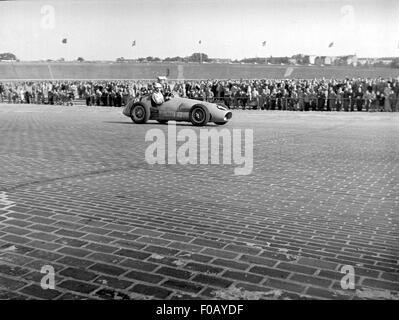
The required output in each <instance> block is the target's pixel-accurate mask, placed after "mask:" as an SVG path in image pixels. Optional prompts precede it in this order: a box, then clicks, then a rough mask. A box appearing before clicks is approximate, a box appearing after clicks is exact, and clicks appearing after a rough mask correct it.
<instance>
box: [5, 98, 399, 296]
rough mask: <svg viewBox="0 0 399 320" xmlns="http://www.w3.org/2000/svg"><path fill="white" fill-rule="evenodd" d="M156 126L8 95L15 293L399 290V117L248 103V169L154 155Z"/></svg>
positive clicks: (9, 250) (241, 118)
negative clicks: (159, 161) (258, 107)
mask: <svg viewBox="0 0 399 320" xmlns="http://www.w3.org/2000/svg"><path fill="white" fill-rule="evenodd" d="M150 128H158V129H161V130H164V131H166V130H167V126H165V125H159V124H156V123H154V124H147V125H134V124H132V123H131V121H130V120H129V119H128V118H126V117H124V116H123V115H122V114H121V110H119V109H116V108H115V109H114V108H93V107H90V108H85V107H76V106H74V107H58V106H33V105H32V106H28V105H1V106H0V134H1V138H0V146H1V148H0V299H191V298H194V299H220V298H226V297H233V298H240V299H246V298H248V299H259V298H260V299H272V298H273V299H370V298H371V299H373V298H382V299H398V291H399V232H398V221H399V208H398V204H399V192H398V191H399V187H398V185H399V178H398V164H399V161H398V160H399V115H398V114H376V113H372V114H366V113H339V114H337V113H331V114H327V113H323V114H320V113H291V112H264V111H262V112H261V111H236V112H235V113H234V116H233V120H232V121H231V123H230V124H228V125H227V126H226V127H225V128H230V129H232V128H237V129H245V128H251V129H253V130H254V137H255V138H254V170H253V172H252V174H251V175H248V176H235V175H234V174H233V172H234V171H233V169H234V166H229V165H148V164H147V163H146V162H145V161H144V152H145V149H146V147H147V146H148V145H149V143H148V142H145V140H144V137H145V133H146V131H147V130H148V129H150ZM183 128H192V127H191V126H188V127H186V126H178V130H180V129H183ZM195 130H199V129H198V128H195ZM348 264H349V265H352V266H353V267H354V268H355V276H356V277H355V280H356V289H355V290H343V289H342V288H341V287H340V280H341V278H342V277H343V274H342V273H340V270H341V267H342V266H343V265H348ZM44 265H51V266H53V267H54V269H55V272H56V276H55V289H54V290H43V289H42V288H41V287H40V280H41V278H42V277H43V276H44V274H41V273H40V270H41V268H42V266H44ZM229 295H230V296H229Z"/></svg>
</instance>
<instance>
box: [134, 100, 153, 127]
mask: <svg viewBox="0 0 399 320" xmlns="http://www.w3.org/2000/svg"><path fill="white" fill-rule="evenodd" d="M150 115H151V112H150V108H149V107H147V106H145V105H144V104H142V103H141V102H136V103H134V104H133V106H132V108H131V109H130V118H132V120H133V122H134V123H139V124H141V123H146V122H147V121H148V120H149V119H150Z"/></svg>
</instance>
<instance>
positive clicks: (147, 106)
mask: <svg viewBox="0 0 399 320" xmlns="http://www.w3.org/2000/svg"><path fill="white" fill-rule="evenodd" d="M123 114H124V115H125V116H127V117H130V118H131V119H132V120H133V122H134V123H146V122H147V121H148V120H157V121H158V122H159V123H167V122H168V121H169V120H173V121H190V122H191V123H192V124H193V125H194V126H205V125H206V124H207V123H208V122H214V123H215V124H218V125H223V124H226V123H227V122H228V121H229V120H230V119H231V117H232V113H231V111H230V110H228V109H227V107H225V106H223V105H222V104H218V103H210V102H205V101H200V100H194V99H188V98H181V97H176V96H173V95H171V96H170V99H169V100H167V101H165V102H163V103H162V104H161V105H157V104H156V103H155V101H153V99H152V96H151V95H150V94H149V95H145V96H143V97H141V98H140V100H139V101H134V99H132V100H130V101H129V102H128V103H127V104H126V106H125V107H124V109H123Z"/></svg>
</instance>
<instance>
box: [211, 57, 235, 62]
mask: <svg viewBox="0 0 399 320" xmlns="http://www.w3.org/2000/svg"><path fill="white" fill-rule="evenodd" d="M212 62H214V63H231V59H221V58H214V59H212Z"/></svg>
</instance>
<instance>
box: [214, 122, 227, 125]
mask: <svg viewBox="0 0 399 320" xmlns="http://www.w3.org/2000/svg"><path fill="white" fill-rule="evenodd" d="M226 123H227V121H226V122H215V124H217V125H218V126H222V125H224V124H226Z"/></svg>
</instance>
